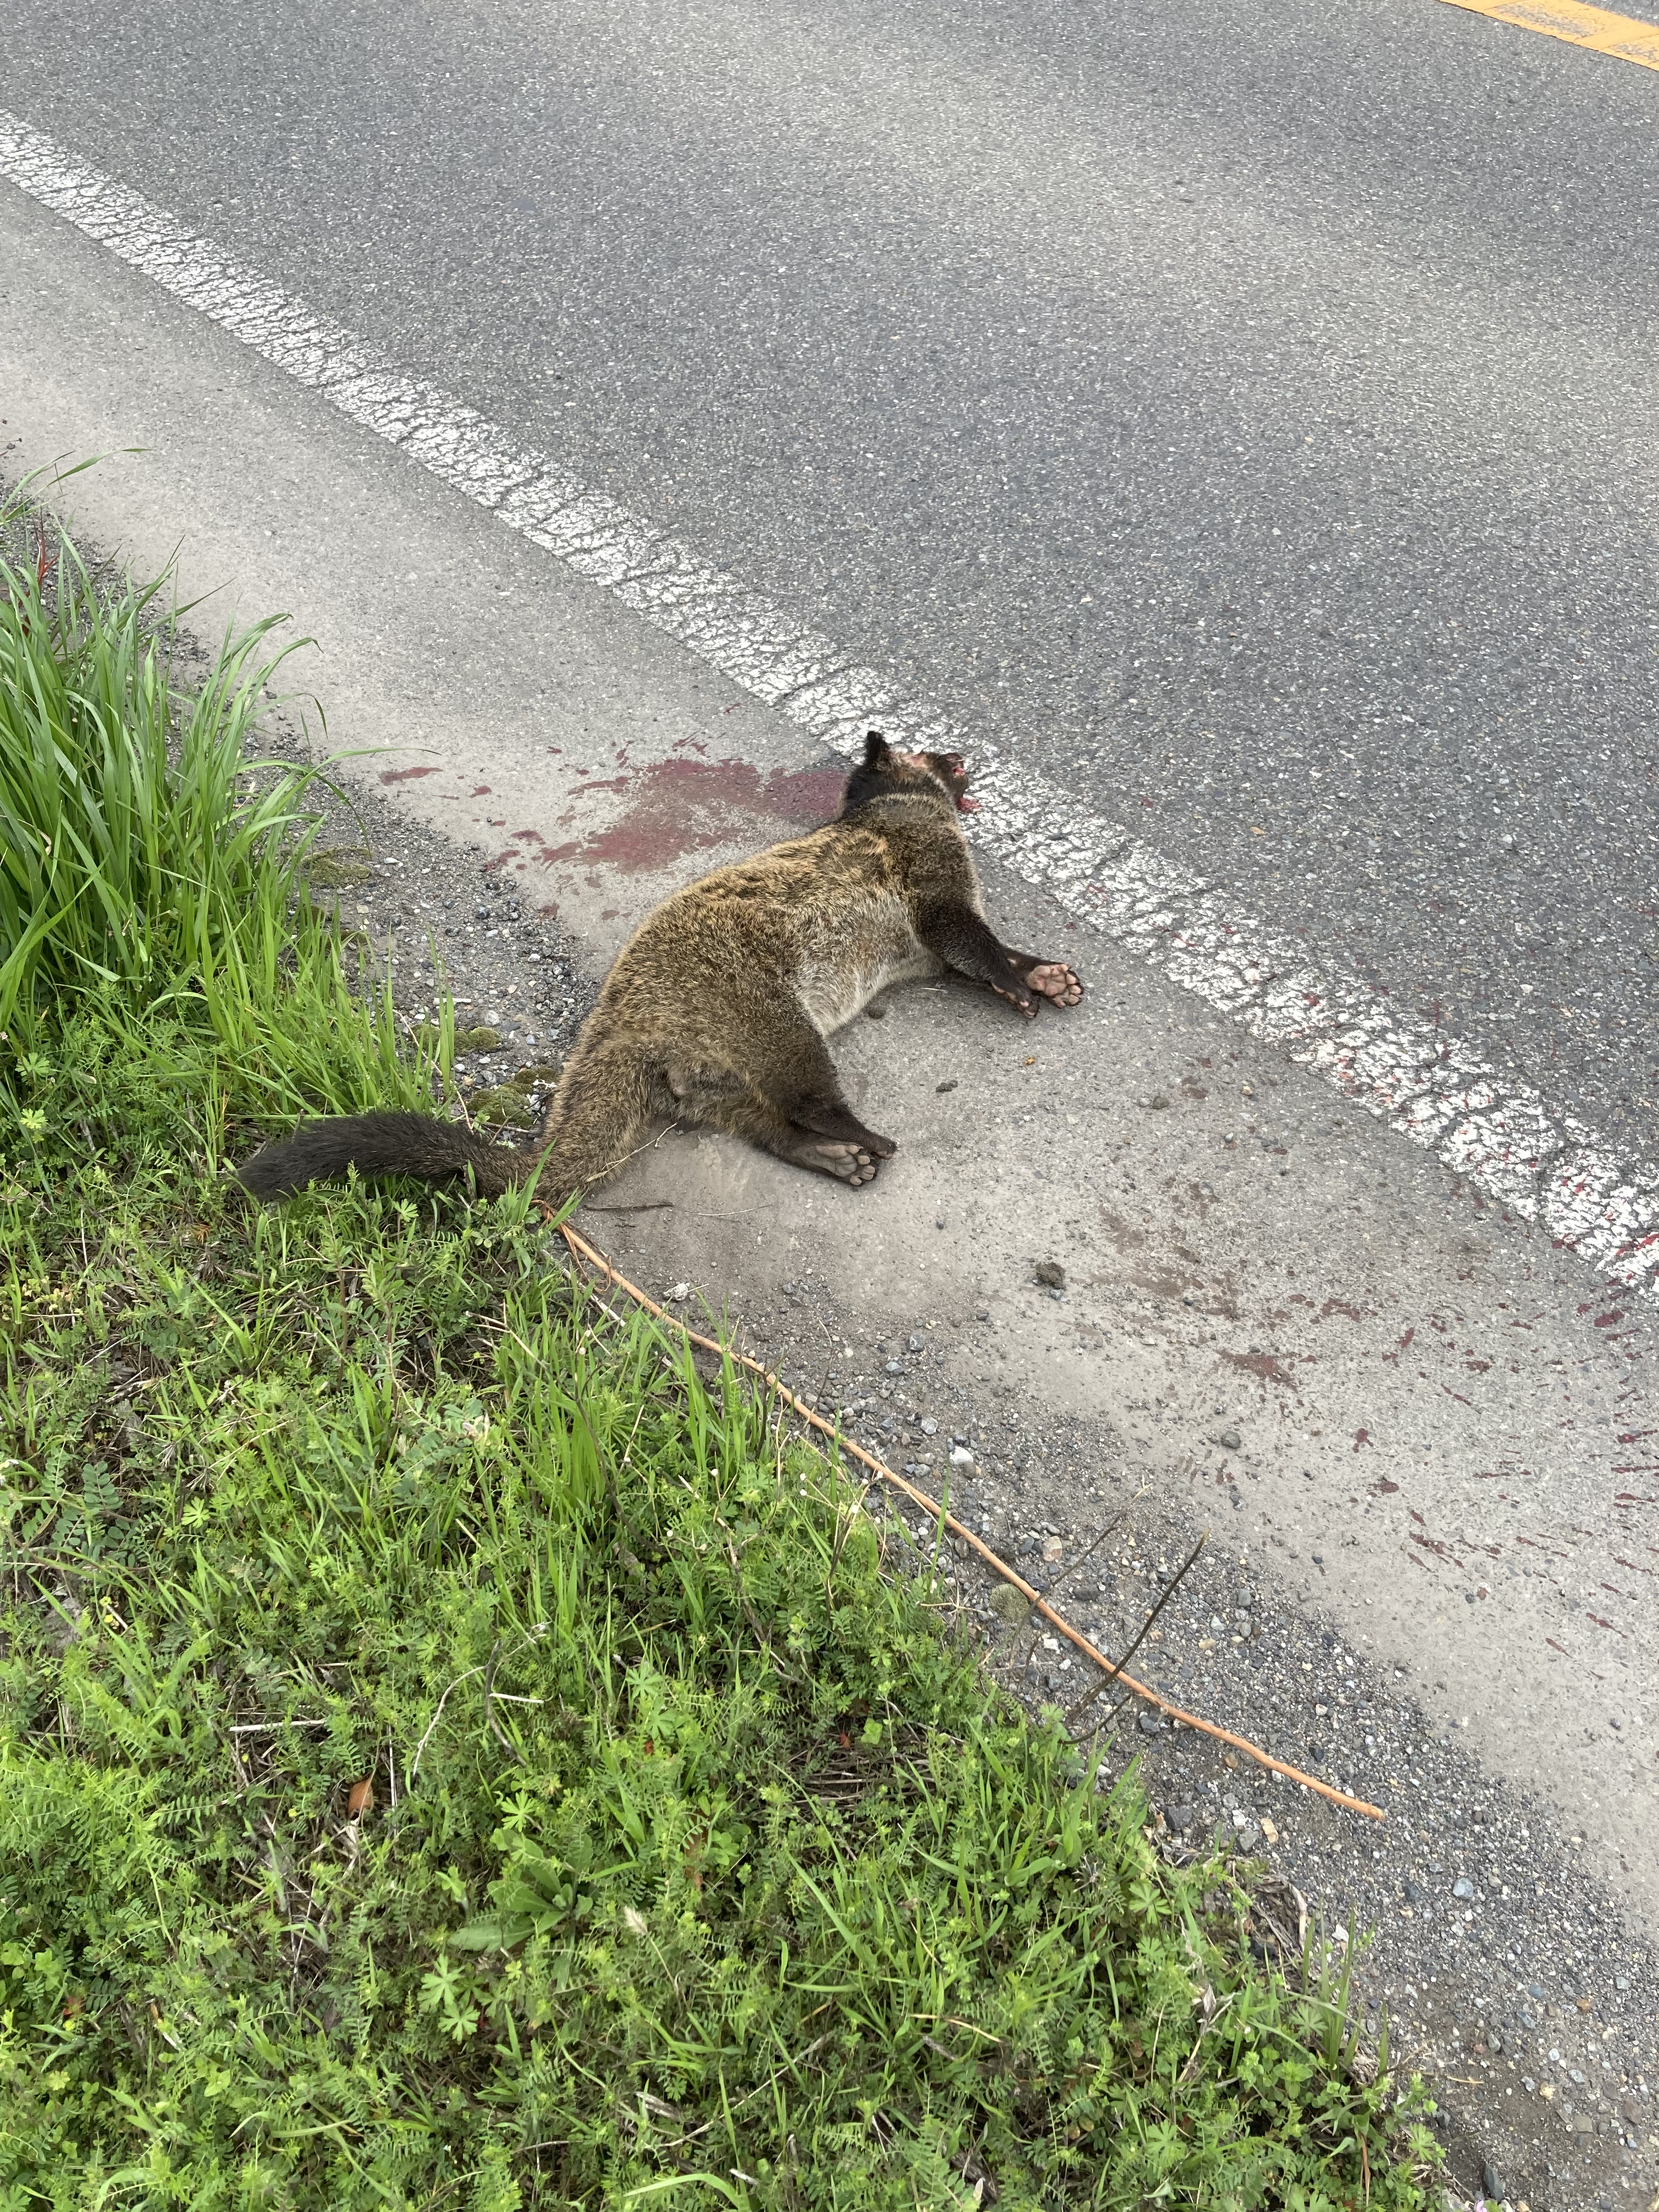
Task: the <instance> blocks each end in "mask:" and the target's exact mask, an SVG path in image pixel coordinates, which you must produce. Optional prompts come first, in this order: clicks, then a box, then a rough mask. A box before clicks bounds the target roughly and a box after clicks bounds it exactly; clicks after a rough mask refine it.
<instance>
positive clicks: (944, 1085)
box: [933, 1075, 957, 1097]
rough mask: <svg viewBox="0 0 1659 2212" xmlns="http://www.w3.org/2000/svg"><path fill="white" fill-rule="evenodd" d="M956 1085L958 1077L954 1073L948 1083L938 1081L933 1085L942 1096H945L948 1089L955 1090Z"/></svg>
mask: <svg viewBox="0 0 1659 2212" xmlns="http://www.w3.org/2000/svg"><path fill="white" fill-rule="evenodd" d="M956 1087H957V1079H956V1077H955V1076H954V1075H953V1076H952V1077H951V1080H950V1081H949V1082H948V1083H936V1084H935V1085H933V1088H934V1090H935V1091H938V1092H939V1096H940V1097H944V1095H945V1092H946V1091H954V1090H955V1089H956Z"/></svg>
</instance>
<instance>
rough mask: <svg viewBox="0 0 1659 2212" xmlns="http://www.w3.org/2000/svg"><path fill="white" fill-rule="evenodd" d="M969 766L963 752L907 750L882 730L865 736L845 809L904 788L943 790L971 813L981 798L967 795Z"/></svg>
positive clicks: (849, 810) (843, 801)
mask: <svg viewBox="0 0 1659 2212" xmlns="http://www.w3.org/2000/svg"><path fill="white" fill-rule="evenodd" d="M967 790H968V769H967V764H966V763H965V762H964V761H963V757H962V755H961V754H960V753H905V752H901V751H900V750H898V748H897V746H896V745H890V744H888V742H887V740H886V738H884V737H883V735H882V733H881V732H880V731H879V730H872V731H871V732H869V734H868V736H867V737H866V738H865V740H864V758H863V759H862V760H861V761H860V763H859V764H858V766H857V767H856V768H855V769H854V770H853V773H852V775H850V776H848V779H847V795H846V797H845V798H844V799H842V809H841V811H842V813H843V814H850V813H852V811H854V808H855V807H859V806H867V805H869V803H870V801H871V800H872V799H884V798H887V797H889V796H890V794H891V793H895V792H900V791H942V792H943V793H945V796H946V797H947V798H948V799H950V801H951V805H953V806H955V807H957V809H959V811H961V812H962V813H963V814H971V813H972V812H973V811H974V809H975V805H976V804H977V802H976V801H975V800H974V799H969V797H968V796H967Z"/></svg>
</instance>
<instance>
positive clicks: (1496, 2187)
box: [1480, 2160, 1510, 2205]
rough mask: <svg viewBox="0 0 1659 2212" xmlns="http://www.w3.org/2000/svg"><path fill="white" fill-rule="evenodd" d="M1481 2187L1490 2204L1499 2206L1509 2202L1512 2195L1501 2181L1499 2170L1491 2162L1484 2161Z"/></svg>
mask: <svg viewBox="0 0 1659 2212" xmlns="http://www.w3.org/2000/svg"><path fill="white" fill-rule="evenodd" d="M1480 2186H1481V2189H1482V2190H1483V2191H1485V2194H1486V2202H1487V2203H1488V2204H1490V2205H1498V2204H1503V2203H1506V2202H1507V2201H1508V2198H1509V2193H1510V2192H1509V2190H1508V2188H1507V2187H1506V2186H1505V2185H1504V2182H1503V2181H1502V2180H1501V2179H1499V2176H1498V2168H1497V2167H1496V2166H1493V2165H1492V2162H1491V2160H1486V2161H1484V2162H1483V2163H1482V2165H1481V2168H1480Z"/></svg>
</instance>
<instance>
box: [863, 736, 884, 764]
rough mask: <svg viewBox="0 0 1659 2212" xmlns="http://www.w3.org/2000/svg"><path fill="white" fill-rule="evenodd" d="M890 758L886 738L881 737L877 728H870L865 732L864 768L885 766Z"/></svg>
mask: <svg viewBox="0 0 1659 2212" xmlns="http://www.w3.org/2000/svg"><path fill="white" fill-rule="evenodd" d="M890 758H891V755H890V751H889V750H888V744H887V740H886V738H884V737H883V735H882V734H881V732H880V731H879V730H871V731H869V732H866V736H865V740H864V765H865V766H866V768H885V767H886V765H887V763H888V761H889V760H890Z"/></svg>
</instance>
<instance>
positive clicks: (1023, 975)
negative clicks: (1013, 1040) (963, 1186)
mask: <svg viewBox="0 0 1659 2212" xmlns="http://www.w3.org/2000/svg"><path fill="white" fill-rule="evenodd" d="M965 782H966V776H965V774H964V772H963V766H962V763H961V762H960V761H959V760H958V759H957V757H956V756H955V755H954V754H940V753H929V754H906V753H900V752H896V751H895V750H893V749H892V748H890V746H889V745H888V744H886V742H885V740H884V738H881V737H880V736H879V734H878V732H874V731H872V732H871V733H870V737H869V739H868V741H867V744H866V753H865V758H864V761H863V763H861V764H860V767H859V768H857V769H855V770H854V773H853V775H852V776H851V778H850V779H849V781H848V787H847V795H846V800H845V803H844V805H843V807H842V813H841V815H840V816H839V817H838V818H837V819H836V821H834V822H831V823H829V824H827V826H826V827H825V828H823V829H816V830H814V831H813V832H812V833H811V836H805V837H795V838H791V839H790V840H789V842H787V843H786V844H782V845H775V846H774V847H773V848H771V850H770V851H769V852H765V853H762V854H757V856H756V858H755V859H753V860H743V861H739V862H738V863H736V864H735V865H734V866H731V867H726V868H720V869H717V870H716V871H715V872H714V874H713V875H709V876H705V877H703V878H702V880H701V882H698V883H695V884H689V885H688V886H687V887H686V889H685V890H681V891H677V892H676V893H675V894H674V895H673V896H672V897H671V898H669V899H666V900H665V902H663V904H662V905H661V906H659V908H657V909H656V911H655V912H654V913H653V914H652V915H648V916H647V919H646V921H644V922H643V923H641V927H639V929H638V930H637V931H636V932H635V934H634V936H633V938H632V939H630V940H629V943H628V944H627V945H625V946H624V947H623V951H622V952H621V953H620V954H619V955H618V956H617V962H616V964H615V966H614V967H613V968H612V969H611V973H610V975H608V976H607V977H606V979H605V987H604V988H603V990H602V991H601V993H600V994H599V1003H598V1005H597V1006H595V1007H594V1009H593V1012H592V1013H591V1014H590V1015H589V1017H588V1018H587V1021H586V1024H585V1025H584V1027H583V1029H582V1032H581V1035H580V1037H579V1038H578V1039H577V1041H576V1044H575V1047H574V1050H573V1051H572V1053H571V1055H570V1058H569V1060H568V1062H567V1064H566V1066H565V1069H564V1072H563V1073H562V1076H561V1077H560V1079H559V1085H558V1088H557V1090H556V1092H555V1094H554V1097H553V1101H552V1103H551V1105H550V1107H549V1109H548V1111H547V1116H546V1119H545V1121H544V1123H543V1126H542V1129H541V1133H540V1134H539V1136H538V1139H536V1140H535V1141H534V1142H533V1143H532V1144H529V1145H526V1146H517V1147H509V1146H501V1145H493V1144H489V1143H488V1142H486V1141H485V1140H484V1139H482V1138H479V1137H477V1136H474V1135H473V1134H472V1133H471V1132H470V1131H468V1130H465V1129H464V1128H461V1127H459V1126H458V1125H456V1124H455V1123H453V1122H449V1121H438V1120H436V1119H435V1118H428V1117H427V1116H425V1115H418V1114H363V1115H351V1116H349V1117H346V1118H343V1119H340V1120H335V1121H313V1122H311V1123H308V1124H306V1125H303V1126H302V1127H301V1128H300V1129H298V1130H297V1131H296V1132H295V1134H294V1136H293V1137H291V1138H290V1139H288V1140H287V1141H286V1142H284V1143H280V1144H276V1145H270V1146H266V1147H265V1149H264V1151H263V1152H259V1153H258V1154H256V1155H255V1157H254V1158H252V1159H251V1160H250V1161H248V1163H247V1164H246V1166H245V1167H244V1168H243V1169H242V1170H241V1179H242V1181H243V1182H244V1183H245V1184H246V1186H247V1188H248V1189H249V1190H251V1191H252V1192H253V1193H254V1194H256V1195H257V1196H258V1197H261V1198H280V1197H285V1196H287V1195H288V1194H289V1193H291V1192H293V1191H295V1190H299V1189H302V1188H304V1187H305V1185H306V1184H307V1183H308V1182H314V1181H317V1180H319V1179H321V1178H324V1177H326V1176H339V1175H343V1174H344V1173H345V1172H346V1171H347V1170H348V1169H349V1168H354V1167H355V1168H356V1170H357V1171H358V1173H359V1174H361V1175H394V1174H395V1175H412V1176H421V1177H423V1178H425V1179H427V1180H428V1181H436V1180H440V1179H442V1178H445V1177H448V1176H459V1175H470V1176H471V1178H472V1180H473V1182H475V1184H476V1186H477V1188H478V1189H479V1190H480V1191H481V1192H483V1193H487V1194H495V1193H498V1192H501V1191H503V1190H506V1189H507V1188H511V1187H512V1186H513V1185H514V1184H517V1183H520V1182H528V1181H530V1180H531V1179H532V1177H534V1178H536V1179H537V1188H538V1194H540V1195H541V1196H543V1197H544V1198H547V1199H550V1200H554V1201H556V1202H562V1201H563V1200H565V1199H566V1198H568V1196H570V1195H571V1194H573V1193H574V1192H575V1191H578V1190H589V1189H592V1188H594V1186H595V1185H597V1184H599V1183H601V1182H604V1181H605V1178H606V1177H607V1176H611V1175H614V1174H615V1173H616V1171H617V1169H618V1168H619V1167H620V1166H621V1165H622V1164H623V1161H624V1160H625V1159H626V1158H628V1156H629V1152H630V1150H631V1149H632V1148H633V1147H634V1146H635V1145H636V1144H637V1142H638V1141H639V1139H640V1137H641V1133H642V1131H643V1130H644V1129H645V1128H646V1127H647V1126H648V1124H649V1123H650V1122H651V1121H653V1120H656V1119H661V1118H667V1117H671V1118H674V1119H676V1120H678V1121H682V1122H695V1123H702V1124H703V1125H705V1126H708V1127H714V1128H720V1129H726V1130H729V1131H731V1132H732V1133H733V1134H734V1135H737V1136H742V1137H746V1138H748V1139H749V1140H750V1143H752V1144H756V1145H759V1146H762V1147H763V1148H764V1149H765V1150H766V1151H768V1152H775V1153H776V1154H778V1156H779V1157H780V1158H783V1159H787V1160H792V1161H794V1162H795V1163H797V1164H799V1165H800V1166H802V1167H811V1168H817V1169H819V1170H823V1172H825V1173H827V1174H830V1175H834V1176H839V1177H840V1178H841V1179H842V1181H844V1182H849V1183H852V1184H854V1185H857V1184H860V1183H864V1182H869V1181H871V1180H872V1179H873V1177H874V1176H875V1173H876V1168H877V1164H878V1161H880V1160H882V1159H884V1158H888V1157H890V1154H891V1153H892V1152H894V1150H895V1149H896V1147H895V1146H894V1144H893V1142H892V1140H891V1139H890V1138H886V1137H882V1136H878V1135H877V1134H876V1133H874V1132H873V1131H872V1130H870V1129H867V1128H866V1127H864V1125H863V1123H862V1122H861V1121H860V1120H859V1119H858V1117H857V1115H855V1114H854V1112H853V1110H852V1109H851V1107H850V1106H848V1103H847V1102H846V1100H845V1098H844V1097H842V1089H841V1084H840V1080H839V1079H838V1077H837V1075H836V1068H835V1063H834V1062H833V1060H831V1059H830V1057H829V1050H828V1048H827V1047H826V1045H825V1043H824V1038H825V1037H826V1036H828V1035H829V1034H830V1033H831V1032H832V1031H834V1030H836V1029H838V1028H839V1027H840V1026H841V1025H842V1023H844V1022H847V1021H849V1020H850V1019H851V1018H852V1017H853V1016H854V1014H856V1013H858V1012H860V1010H861V1009H862V1008H863V1007H864V1006H867V1005H868V1004H869V1002H870V1000H872V999H873V998H874V997H875V996H876V994H877V993H878V992H879V991H880V990H882V989H883V988H884V987H885V986H886V985H887V984H889V983H890V982H896V981H902V980H903V979H905V978H907V977H911V976H919V975H935V974H938V973H939V972H940V971H941V970H942V969H945V968H951V969H956V970H957V972H959V973H961V974H963V975H969V976H971V977H973V978H974V979H975V981H980V982H982V983H986V984H988V985H989V986H990V987H991V988H992V989H994V990H995V991H997V992H999V993H1000V994H1001V995H1002V996H1003V997H1004V998H1006V999H1008V1000H1011V1001H1012V1003H1013V1004H1014V1005H1015V1006H1018V1008H1019V1009H1020V1011H1021V1012H1023V1013H1027V1014H1029V1013H1030V1012H1033V1011H1034V1006H1033V1000H1032V992H1033V989H1034V988H1035V989H1036V991H1037V993H1038V995H1040V996H1041V995H1046V996H1048V998H1049V999H1050V1000H1051V1001H1058V1002H1060V1003H1061V1004H1065V1005H1071V1004H1074V1003H1075V1001H1076V1000H1077V998H1078V997H1079V996H1080V995H1081V989H1082V987H1081V985H1080V984H1079V982H1078V981H1077V978H1076V977H1075V975H1073V973H1072V971H1071V970H1070V969H1067V968H1066V967H1065V966H1064V964H1063V963H1058V962H1044V961H1041V960H1038V959H1036V957H1034V956H1032V955H1030V954H1026V953H1018V952H1013V951H1009V950H1008V948H1007V947H1006V946H1005V945H1000V944H999V942H998V941H997V939H996V938H995V937H994V934H993V933H992V932H991V930H990V928H989V927H988V926H987V923H986V921H985V915H984V905H983V902H982V900H981V895H980V889H979V883H978V879H977V878H976V876H975V872H974V864H973V860H972V857H971V855H970V854H969V850H968V845H967V841H966V839H965V838H964V837H963V834H962V829H961V825H960V823H959V821H958V819H957V808H958V805H959V803H960V802H961V799H962V793H963V786H964V784H965Z"/></svg>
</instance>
